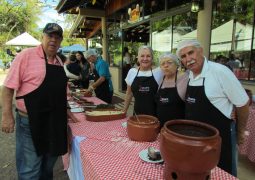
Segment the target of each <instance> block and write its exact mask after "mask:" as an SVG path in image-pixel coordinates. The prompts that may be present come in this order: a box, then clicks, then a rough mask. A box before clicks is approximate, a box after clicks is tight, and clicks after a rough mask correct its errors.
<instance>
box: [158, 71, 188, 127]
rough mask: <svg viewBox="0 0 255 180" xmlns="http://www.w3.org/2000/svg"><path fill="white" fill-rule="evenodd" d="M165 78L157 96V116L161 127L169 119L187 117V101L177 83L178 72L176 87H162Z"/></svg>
mask: <svg viewBox="0 0 255 180" xmlns="http://www.w3.org/2000/svg"><path fill="white" fill-rule="evenodd" d="M164 79H165V77H164ZM164 79H163V81H162V83H161V85H160V87H159V89H158V92H157V94H156V96H155V101H156V104H157V117H158V119H159V121H160V126H161V127H163V126H164V124H165V122H167V121H168V120H173V119H184V117H185V102H184V101H183V100H182V99H181V97H180V96H179V94H178V90H177V85H176V80H177V73H176V76H175V87H171V88H164V89H161V87H162V84H163V82H164Z"/></svg>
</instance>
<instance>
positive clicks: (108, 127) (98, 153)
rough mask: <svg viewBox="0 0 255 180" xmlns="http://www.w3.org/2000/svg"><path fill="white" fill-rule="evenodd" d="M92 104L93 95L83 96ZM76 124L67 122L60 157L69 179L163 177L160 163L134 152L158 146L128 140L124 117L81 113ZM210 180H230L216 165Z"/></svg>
mask: <svg viewBox="0 0 255 180" xmlns="http://www.w3.org/2000/svg"><path fill="white" fill-rule="evenodd" d="M87 99H88V100H91V101H94V102H95V104H97V103H102V102H101V101H100V100H98V99H97V98H94V97H92V98H87ZM76 116H77V117H78V118H79V119H80V120H81V122H80V123H69V127H70V130H71V131H70V133H71V136H72V150H71V153H70V154H67V155H65V156H64V157H63V162H64V167H65V168H66V169H67V172H68V175H69V178H70V179H71V180H82V179H163V168H164V165H162V164H151V163H147V162H144V161H142V160H141V159H140V158H139V156H138V154H139V152H141V151H142V150H143V149H146V148H148V147H149V146H154V147H156V148H159V140H157V141H155V142H152V143H150V142H143V143H140V142H135V141H130V140H129V138H128V136H127V132H126V128H125V127H123V126H122V124H123V123H124V122H126V121H127V118H125V119H121V120H115V121H107V122H90V121H86V117H85V115H84V114H83V113H76ZM211 179H217V180H219V179H224V180H232V179H233V180H234V179H236V178H235V177H233V176H231V175H230V174H228V173H227V172H225V171H223V170H222V169H220V168H218V167H216V168H215V169H213V170H212V172H211Z"/></svg>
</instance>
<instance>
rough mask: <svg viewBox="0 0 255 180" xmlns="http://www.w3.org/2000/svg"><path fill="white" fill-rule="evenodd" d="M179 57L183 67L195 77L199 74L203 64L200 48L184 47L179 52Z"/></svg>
mask: <svg viewBox="0 0 255 180" xmlns="http://www.w3.org/2000/svg"><path fill="white" fill-rule="evenodd" d="M179 57H180V59H181V62H182V63H183V65H184V66H185V67H186V68H187V69H189V70H191V71H192V72H193V74H194V75H195V76H197V75H199V74H200V73H201V71H202V68H203V64H204V56H203V49H202V48H201V47H194V46H187V47H184V48H183V49H181V50H180V52H179Z"/></svg>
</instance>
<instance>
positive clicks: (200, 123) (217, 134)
mask: <svg viewBox="0 0 255 180" xmlns="http://www.w3.org/2000/svg"><path fill="white" fill-rule="evenodd" d="M173 124H191V125H195V126H200V127H206V128H207V129H210V130H212V131H214V132H215V134H214V135H213V136H207V137H194V136H186V135H182V134H179V133H176V132H174V131H171V130H169V129H168V128H167V126H168V125H173ZM164 129H165V130H166V131H167V132H168V133H171V134H174V135H176V136H179V137H182V138H187V139H193V140H200V139H214V138H215V137H217V136H219V131H218V129H217V128H215V127H213V126H212V125H209V124H206V123H203V122H198V121H194V120H188V119H185V120H183V119H176V120H171V121H168V122H166V123H165V124H164Z"/></svg>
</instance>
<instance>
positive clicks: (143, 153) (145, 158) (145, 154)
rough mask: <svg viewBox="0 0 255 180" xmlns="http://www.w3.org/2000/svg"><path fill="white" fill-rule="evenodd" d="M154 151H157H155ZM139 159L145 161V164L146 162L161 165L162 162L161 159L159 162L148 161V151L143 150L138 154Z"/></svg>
mask: <svg viewBox="0 0 255 180" xmlns="http://www.w3.org/2000/svg"><path fill="white" fill-rule="evenodd" d="M156 151H159V150H157V149H156ZM139 157H140V158H141V159H142V160H143V161H145V162H148V163H161V162H163V159H160V160H157V161H152V160H150V159H149V156H148V149H144V150H142V151H141V152H140V153H139Z"/></svg>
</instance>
